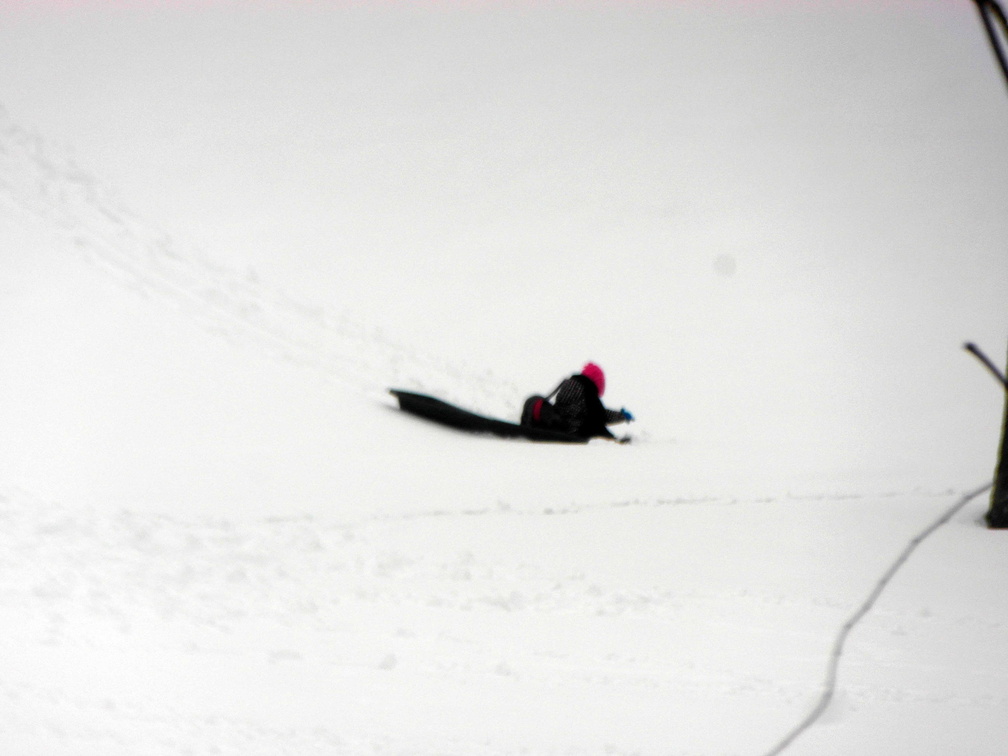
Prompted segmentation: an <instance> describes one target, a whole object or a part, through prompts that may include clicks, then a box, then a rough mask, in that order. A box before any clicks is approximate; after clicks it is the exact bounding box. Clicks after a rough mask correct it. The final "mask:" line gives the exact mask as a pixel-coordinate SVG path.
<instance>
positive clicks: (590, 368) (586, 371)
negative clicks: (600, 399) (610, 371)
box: [581, 362, 605, 396]
mask: <svg viewBox="0 0 1008 756" xmlns="http://www.w3.org/2000/svg"><path fill="white" fill-rule="evenodd" d="M581 375H583V376H584V377H585V378H588V379H590V380H591V382H592V383H594V384H595V387H596V388H597V389H598V395H599V396H602V394H604V393H605V373H603V372H602V368H600V367H599V366H598V365H596V364H595V363H594V362H589V363H588V364H587V365H585V366H584V367H583V368H581Z"/></svg>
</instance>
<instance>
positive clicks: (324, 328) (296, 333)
mask: <svg viewBox="0 0 1008 756" xmlns="http://www.w3.org/2000/svg"><path fill="white" fill-rule="evenodd" d="M4 205H6V206H7V208H9V211H10V212H11V214H13V215H20V216H22V217H25V218H27V219H29V220H30V221H36V222H41V223H43V224H44V225H45V226H46V227H47V228H49V229H53V230H54V235H55V236H56V237H57V238H59V239H60V240H62V242H64V243H65V244H66V245H67V246H68V247H69V249H70V250H71V251H72V253H76V254H78V255H79V256H80V258H81V259H83V260H84V261H86V262H87V263H88V264H90V265H93V266H94V267H96V268H98V269H99V270H101V271H102V272H103V273H104V274H106V275H107V276H109V277H110V278H112V279H113V280H114V281H116V282H117V283H118V284H119V285H120V286H122V287H124V288H126V289H128V290H130V291H132V292H134V293H135V294H137V295H139V296H143V297H145V298H148V299H155V300H158V299H159V300H161V301H163V302H164V303H165V304H167V305H169V306H171V307H173V308H175V309H176V310H177V311H179V312H180V313H182V314H183V315H185V316H187V317H189V318H190V319H192V320H193V321H195V322H197V323H198V324H199V325H200V327H202V328H203V329H204V330H206V331H208V332H210V333H213V334H215V335H217V336H219V337H221V338H223V339H225V340H227V341H228V342H230V343H232V344H236V345H251V346H252V347H253V348H256V349H259V350H261V351H262V352H264V353H265V354H267V355H270V356H271V357H273V358H275V359H279V360H282V361H285V362H288V363H291V364H295V365H298V366H299V367H304V368H307V369H309V370H313V371H315V372H318V373H320V374H322V375H324V376H325V377H326V378H327V379H329V380H334V381H338V382H340V383H342V384H343V385H345V386H348V387H350V388H351V389H354V390H356V391H357V392H358V393H360V394H364V395H372V394H376V393H379V392H381V393H383V392H384V390H385V388H387V387H388V386H389V385H393V384H403V385H409V386H410V387H414V388H417V389H420V390H429V389H434V388H438V389H439V390H441V391H445V390H447V391H448V392H449V398H451V399H453V400H456V401H464V402H467V403H471V404H475V405H476V406H484V407H487V408H488V409H490V410H493V409H496V408H508V407H513V406H517V405H518V404H519V403H520V400H521V398H522V397H521V395H520V392H519V390H518V388H517V387H516V386H514V385H511V384H509V383H507V382H505V381H502V380H500V379H498V378H496V377H495V376H494V375H493V374H491V373H478V372H476V371H474V370H472V369H470V368H468V367H466V366H464V365H459V364H454V363H449V362H447V361H445V360H442V359H438V358H436V357H434V356H433V355H430V354H424V353H422V352H421V351H419V350H416V349H414V348H411V347H409V346H406V345H403V344H400V343H397V342H395V341H394V340H393V339H391V338H389V337H388V336H387V335H386V334H384V333H383V332H382V331H381V329H379V328H375V327H372V326H368V325H366V324H365V323H362V322H361V321H360V320H358V319H357V318H356V317H354V315H353V314H352V313H350V312H347V311H342V312H340V311H334V310H333V309H332V308H329V309H327V308H324V307H321V306H311V305H306V304H304V303H302V302H299V301H297V300H296V299H294V298H292V297H290V296H288V295H286V294H284V293H283V292H281V291H277V290H273V289H270V288H269V287H267V286H264V285H263V284H261V283H260V282H259V280H258V278H257V276H256V273H255V271H254V270H252V269H248V270H246V271H244V272H239V271H237V270H234V269H230V268H227V267H224V266H221V265H217V264H215V263H213V262H212V261H211V259H210V257H209V256H208V255H207V254H206V253H205V252H203V251H202V250H198V249H192V248H187V247H186V246H185V245H183V244H180V243H179V242H178V241H177V240H176V239H174V238H173V237H172V236H170V235H169V234H167V233H165V232H163V231H161V230H159V229H157V228H156V227H154V226H152V225H151V224H149V223H146V222H144V221H143V220H142V219H140V218H138V217H137V216H136V215H135V214H134V213H133V212H131V211H130V210H129V209H128V208H127V207H125V206H124V205H123V203H122V202H120V201H119V200H118V199H117V197H116V196H115V192H114V191H113V190H112V189H110V188H109V187H107V186H105V185H103V184H102V183H101V182H100V181H99V180H98V179H97V178H96V177H95V176H93V175H92V174H90V173H89V172H87V171H85V170H82V169H81V168H79V167H78V166H76V165H75V164H74V163H73V161H72V160H71V159H69V158H59V157H54V156H53V155H52V154H51V152H50V151H49V150H48V149H47V146H46V145H45V143H44V142H43V140H42V139H41V138H40V137H38V136H36V135H34V134H32V133H30V132H29V131H27V130H25V129H23V128H22V127H20V126H18V125H17V124H15V123H13V122H12V121H11V119H10V117H9V116H8V115H7V113H6V112H5V111H4V110H3V108H2V106H0V208H2V207H3V206H4Z"/></svg>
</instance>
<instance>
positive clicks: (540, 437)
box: [389, 389, 588, 444]
mask: <svg viewBox="0 0 1008 756" xmlns="http://www.w3.org/2000/svg"><path fill="white" fill-rule="evenodd" d="M389 393H390V394H392V396H394V397H395V398H396V399H398V400H399V408H400V409H402V410H403V411H404V412H409V413H410V414H411V415H416V416H417V417H422V418H424V419H425V420H431V421H433V422H435V423H439V424H440V425H446V426H448V427H450V428H456V429H458V430H462V431H468V432H469V433H488V434H491V435H494V436H499V437H501V438H526V439H529V440H530V441H552V442H554V443H563V444H585V443H588V439H587V438H584V437H582V436H575V435H574V434H573V433H563V432H561V431H556V430H549V429H547V428H530V427H528V426H524V425H519V424H518V423H509V422H507V421H506V420H497V419H496V418H493V417H485V416H483V415H477V414H476V413H475V412H470V411H469V410H466V409H462V408H461V407H457V406H456V405H454V404H449V403H448V402H445V401H442V400H441V399H436V398H434V397H433V396H427V395H426V394H416V393H413V392H412V391H402V390H400V389H390V390H389Z"/></svg>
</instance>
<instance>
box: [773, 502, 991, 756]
mask: <svg viewBox="0 0 1008 756" xmlns="http://www.w3.org/2000/svg"><path fill="white" fill-rule="evenodd" d="M992 485H993V484H992V483H985V484H984V485H983V486H980V487H979V488H977V489H975V490H973V491H970V492H968V493H966V494H964V495H963V496H962V498H960V499H959V500H958V501H956V503H955V504H953V505H952V506H951V507H950V508H949V509H947V510H946V511H945V512H944V513H943V514H942V515H941V516H940V517H938V519H936V520H935V521H934V522H932V523H931V524H930V525H928V526H927V527H926V528H924V529H923V530H922V531H920V532H919V533H918V534H917V535H915V536H914V537H913V538H911V539H910V541H909V542H908V543H907V545H906V547H905V548H904V549H903V550H902V551H901V552H900V553H899V555H898V556H897V557H896V559H895V560H894V561H893V563H892V564H891V565H890V566H889V568H888V569H887V570H886V571H885V572H883V573H882V576H881V577H880V578H879V579H878V582H876V583H875V587H874V588H873V589H872V591H871V593H869V594H868V597H867V598H866V599H865V600H864V602H863V603H862V604H861V605H860V606H859V607H858V608H857V610H856V611H855V612H854V614H852V615H851V616H850V618H849V619H848V620H847V621H846V622H844V624H843V626H842V627H841V628H840V631H839V632H838V633H837V636H836V640H835V641H834V642H833V649H832V651H831V652H830V658H829V661H828V663H827V665H826V678H825V679H824V681H823V684H822V692H821V693H820V695H819V700H818V701H817V702H816V705H815V706H814V707H812V710H811V711H810V712H809V713H808V715H807V716H806V717H805V718H804V719H802V720H801V721H800V722H799V723H798V724H797V725H796V726H795V728H794V729H793V730H791V731H790V732H789V733H788V734H787V735H785V736H784V738H783V739H782V740H781V741H780V742H779V743H777V745H775V746H774V747H773V748H771V749H770V750H769V751H767V756H776V754H780V753H783V752H784V751H785V750H787V749H788V748H789V747H790V746H791V744H792V743H794V742H795V740H797V739H798V738H799V737H800V736H801V735H802V734H803V733H804V732H805V731H806V730H808V729H809V728H810V727H812V725H814V724H815V723H816V722H817V721H818V720H819V718H820V717H821V716H822V715H823V714H824V713H825V712H826V710H827V709H828V708H829V705H830V702H831V701H832V700H833V695H834V693H835V692H836V681H837V670H838V669H839V667H840V662H841V660H842V658H843V652H844V646H845V645H846V643H847V638H848V637H849V636H850V634H851V632H853V630H854V628H855V627H857V625H858V623H860V622H861V620H863V619H864V618H865V616H867V614H868V612H870V611H871V609H872V607H873V606H874V605H875V602H876V601H878V599H879V596H881V595H882V592H883V591H884V590H885V589H886V587H887V586H888V585H889V583H890V582H891V581H892V579H893V577H895V576H896V573H897V572H899V570H900V569H901V568H902V567H903V565H905V564H906V563H907V560H908V559H910V556H911V555H912V554H913V552H914V551H915V550H916V549H917V547H918V546H920V545H921V543H923V542H924V540H925V539H927V538H928V536H930V535H931V534H932V533H934V532H935V531H936V530H938V529H939V528H940V527H941V526H942V525H944V524H945V523H947V522H948V521H949V520H951V519H952V518H953V517H955V515H956V514H958V513H959V512H960V511H961V510H962V509H963V508H964V507H965V506H966V505H967V504H969V503H970V502H971V501H973V500H974V499H975V498H977V497H978V496H980V495H982V494H983V493H985V492H987V491H989V490H990V489H991V486H992Z"/></svg>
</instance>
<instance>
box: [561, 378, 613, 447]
mask: <svg viewBox="0 0 1008 756" xmlns="http://www.w3.org/2000/svg"><path fill="white" fill-rule="evenodd" d="M555 393H556V399H555V400H554V402H553V404H554V406H555V407H556V409H557V412H559V413H560V414H561V415H562V416H563V417H564V418H565V420H566V421H567V424H568V432H570V433H575V434H577V435H579V436H585V437H587V438H590V437H592V436H604V437H606V438H613V434H612V433H610V432H609V429H608V428H606V426H607V425H612V424H614V423H621V422H623V421H624V420H625V419H626V418H624V417H623V413H622V412H617V411H615V410H611V409H606V408H605V406H604V405H603V404H602V400H601V399H599V395H598V389H597V388H596V387H595V384H594V383H593V382H592V380H591V379H590V378H587V377H586V376H583V375H580V374H578V375H572V376H571V377H570V378H566V379H565V380H564V381H563V382H562V383H561V384H560V385H559V386H557V388H556V391H555Z"/></svg>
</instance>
